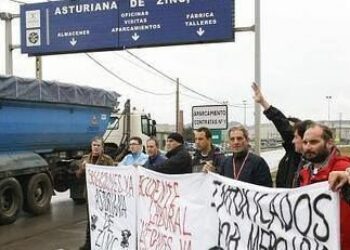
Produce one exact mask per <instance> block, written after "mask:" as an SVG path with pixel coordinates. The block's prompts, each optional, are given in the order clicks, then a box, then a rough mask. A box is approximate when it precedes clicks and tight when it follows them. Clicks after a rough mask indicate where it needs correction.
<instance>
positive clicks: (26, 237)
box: [0, 192, 87, 250]
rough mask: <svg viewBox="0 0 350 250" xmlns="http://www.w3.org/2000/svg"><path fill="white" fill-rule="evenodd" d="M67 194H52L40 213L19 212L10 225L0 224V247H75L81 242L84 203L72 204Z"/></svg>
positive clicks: (29, 249)
mask: <svg viewBox="0 0 350 250" xmlns="http://www.w3.org/2000/svg"><path fill="white" fill-rule="evenodd" d="M68 196H69V193H68V192H67V193H60V194H58V195H57V196H54V197H53V200H52V204H51V210H50V212H49V213H47V214H44V215H41V216H31V215H29V214H26V213H21V214H20V216H19V219H18V220H17V221H16V222H15V223H13V224H11V225H3V226H0V249H1V250H77V249H79V246H81V245H82V244H83V243H84V239H85V238H84V237H85V227H86V219H87V218H86V207H85V205H79V206H77V205H74V203H73V201H72V200H70V199H69V197H68Z"/></svg>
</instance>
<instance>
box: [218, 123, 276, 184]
mask: <svg viewBox="0 0 350 250" xmlns="http://www.w3.org/2000/svg"><path fill="white" fill-rule="evenodd" d="M229 138H230V144H231V148H232V151H233V155H232V156H228V157H226V158H225V161H224V162H223V164H222V166H221V175H224V176H226V177H229V178H233V179H235V180H239V181H244V182H248V183H251V184H255V185H260V186H266V187H272V178H271V173H270V168H269V166H268V165H267V163H266V162H265V160H264V159H263V158H262V157H260V156H258V155H256V154H253V153H252V152H249V139H248V131H247V130H246V129H245V128H244V127H243V126H236V127H233V128H231V129H230V130H229Z"/></svg>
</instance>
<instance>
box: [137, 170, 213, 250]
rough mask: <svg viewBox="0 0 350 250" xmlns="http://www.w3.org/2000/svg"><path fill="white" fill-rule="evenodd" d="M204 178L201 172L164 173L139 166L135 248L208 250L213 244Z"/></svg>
mask: <svg viewBox="0 0 350 250" xmlns="http://www.w3.org/2000/svg"><path fill="white" fill-rule="evenodd" d="M207 181H208V179H207V178H205V174H203V173H201V174H185V175H165V174H160V173H156V172H153V171H150V170H147V169H144V168H139V201H138V230H139V231H138V249H140V250H156V249H164V250H171V249H174V250H191V249H209V247H210V246H211V245H213V244H215V242H216V241H217V232H216V231H217V228H215V227H213V222H214V221H215V220H213V219H214V218H215V217H210V216H207V215H208V213H209V212H210V210H211V208H210V206H208V204H207V202H206V201H208V199H207V198H208V191H209V189H208V182H207Z"/></svg>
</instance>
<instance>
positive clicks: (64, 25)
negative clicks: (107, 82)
mask: <svg viewBox="0 0 350 250" xmlns="http://www.w3.org/2000/svg"><path fill="white" fill-rule="evenodd" d="M233 8H234V2H233V0H147V1H145V0H120V1H112V0H99V1H96V0H81V1H73V0H69V1H52V2H44V3H36V4H25V5H22V6H21V49H22V53H28V54H29V55H46V54H59V53H73V52H83V51H99V50H121V49H125V48H133V47H146V46H161V45H175V44H190V43H200V42H225V41H233V40H234V32H233V30H234V28H233V23H234V21H233V14H232V13H233V12H234V11H233Z"/></svg>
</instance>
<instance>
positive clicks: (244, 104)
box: [243, 100, 247, 127]
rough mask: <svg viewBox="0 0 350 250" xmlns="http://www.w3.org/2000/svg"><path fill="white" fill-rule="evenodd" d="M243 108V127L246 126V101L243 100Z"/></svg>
mask: <svg viewBox="0 0 350 250" xmlns="http://www.w3.org/2000/svg"><path fill="white" fill-rule="evenodd" d="M243 108H244V127H246V126H247V100H243Z"/></svg>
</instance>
